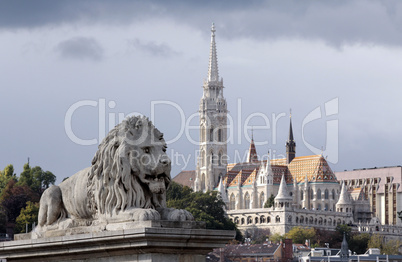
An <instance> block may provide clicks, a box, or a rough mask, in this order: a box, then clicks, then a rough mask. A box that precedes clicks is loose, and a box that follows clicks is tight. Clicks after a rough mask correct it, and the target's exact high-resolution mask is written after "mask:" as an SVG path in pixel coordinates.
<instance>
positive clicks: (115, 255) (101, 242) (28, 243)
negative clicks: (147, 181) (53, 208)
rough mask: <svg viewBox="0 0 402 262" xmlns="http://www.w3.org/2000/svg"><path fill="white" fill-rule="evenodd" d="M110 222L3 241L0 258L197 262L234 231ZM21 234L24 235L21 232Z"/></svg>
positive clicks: (195, 224) (180, 224)
mask: <svg viewBox="0 0 402 262" xmlns="http://www.w3.org/2000/svg"><path fill="white" fill-rule="evenodd" d="M130 224H131V225H130ZM141 224H142V226H141ZM111 226H113V227H115V230H104V231H98V232H95V231H93V232H85V233H82V234H71V233H72V232H71V231H69V230H68V229H67V230H66V231H65V234H64V235H61V234H62V232H54V233H55V234H59V235H61V236H53V237H44V238H40V239H25V240H16V241H10V242H3V243H0V258H3V259H7V260H6V261H71V260H74V261H88V262H92V261H183V262H184V261H194V262H198V261H205V255H206V254H207V253H208V252H210V251H212V249H213V248H217V247H222V246H224V245H225V244H226V243H227V242H228V241H229V240H231V239H233V238H234V237H235V232H234V231H225V230H208V229H205V228H202V227H203V225H202V224H200V223H198V222H171V221H145V222H132V223H124V224H123V223H122V224H120V225H119V224H111ZM119 227H120V228H119ZM95 228H96V227H95ZM95 228H94V229H95ZM88 230H89V229H88ZM28 235H29V234H28ZM24 237H25V238H27V237H28V236H27V235H26V234H24ZM19 238H20V239H22V238H23V236H19Z"/></svg>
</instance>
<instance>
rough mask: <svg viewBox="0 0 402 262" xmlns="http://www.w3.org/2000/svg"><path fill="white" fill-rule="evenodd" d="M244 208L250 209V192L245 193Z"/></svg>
mask: <svg viewBox="0 0 402 262" xmlns="http://www.w3.org/2000/svg"><path fill="white" fill-rule="evenodd" d="M244 209H250V195H249V194H248V192H246V194H245V195H244Z"/></svg>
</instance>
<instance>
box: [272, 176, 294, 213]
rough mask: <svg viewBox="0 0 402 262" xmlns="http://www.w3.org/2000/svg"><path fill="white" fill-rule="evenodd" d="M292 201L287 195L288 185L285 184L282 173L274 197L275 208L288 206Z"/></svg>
mask: <svg viewBox="0 0 402 262" xmlns="http://www.w3.org/2000/svg"><path fill="white" fill-rule="evenodd" d="M292 201H293V198H292V197H291V196H290V195H289V191H288V186H287V185H286V179H285V174H284V173H282V179H281V183H280V185H279V190H278V194H277V195H276V197H275V208H283V207H285V208H289V207H291V205H292Z"/></svg>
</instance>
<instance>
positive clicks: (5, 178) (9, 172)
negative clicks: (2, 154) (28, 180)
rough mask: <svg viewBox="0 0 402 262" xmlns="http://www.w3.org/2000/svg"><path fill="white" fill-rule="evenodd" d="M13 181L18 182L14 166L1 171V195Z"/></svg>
mask: <svg viewBox="0 0 402 262" xmlns="http://www.w3.org/2000/svg"><path fill="white" fill-rule="evenodd" d="M11 179H14V180H17V177H16V175H15V174H14V166H13V165H8V166H6V167H5V168H4V170H3V171H0V194H1V192H3V190H4V188H5V187H6V185H7V183H8V182H9V181H10V180H11Z"/></svg>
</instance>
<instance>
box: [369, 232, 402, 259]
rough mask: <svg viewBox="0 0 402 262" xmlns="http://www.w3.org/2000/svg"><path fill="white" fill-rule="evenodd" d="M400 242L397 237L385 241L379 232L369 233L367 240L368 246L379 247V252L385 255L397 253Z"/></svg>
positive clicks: (401, 243)
mask: <svg viewBox="0 0 402 262" xmlns="http://www.w3.org/2000/svg"><path fill="white" fill-rule="evenodd" d="M401 245H402V242H401V241H400V240H399V239H391V240H388V241H385V237H384V236H383V235H379V234H373V235H371V238H370V240H369V241H368V248H379V249H380V252H381V254H386V255H397V254H399V247H400V246H401Z"/></svg>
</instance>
